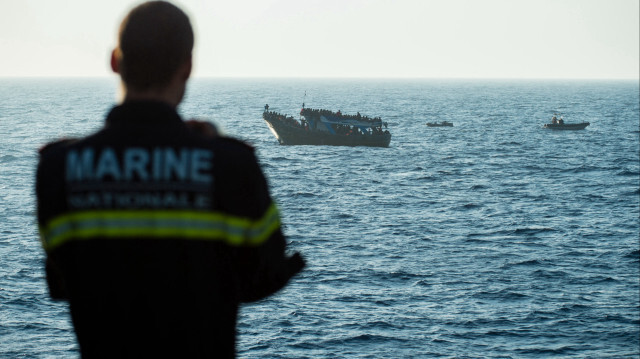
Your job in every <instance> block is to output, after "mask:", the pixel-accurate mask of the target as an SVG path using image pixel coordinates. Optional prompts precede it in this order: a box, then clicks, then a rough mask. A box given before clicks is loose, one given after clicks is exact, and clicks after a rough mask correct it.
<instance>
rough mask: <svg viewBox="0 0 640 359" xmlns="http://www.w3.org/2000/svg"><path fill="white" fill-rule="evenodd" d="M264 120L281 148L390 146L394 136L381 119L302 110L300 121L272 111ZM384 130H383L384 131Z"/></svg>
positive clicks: (265, 112) (264, 114)
mask: <svg viewBox="0 0 640 359" xmlns="http://www.w3.org/2000/svg"><path fill="white" fill-rule="evenodd" d="M262 118H263V119H264V120H265V122H266V123H267V126H269V129H270V130H271V132H272V133H273V134H274V136H275V137H276V139H277V140H278V142H279V143H280V144H281V145H328V146H370V147H389V143H390V142H391V133H389V131H388V130H387V129H386V128H387V124H386V123H385V122H382V119H380V118H379V117H378V118H369V117H366V116H361V115H360V114H359V113H358V114H357V115H343V114H342V113H341V112H340V111H338V112H333V111H330V110H317V109H310V108H304V107H303V108H302V110H301V111H300V118H299V120H296V119H295V118H293V117H292V116H288V115H283V114H280V113H277V112H273V111H269V110H268V106H265V111H264V112H263V113H262ZM383 128H384V129H383Z"/></svg>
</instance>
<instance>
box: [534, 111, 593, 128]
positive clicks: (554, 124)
mask: <svg viewBox="0 0 640 359" xmlns="http://www.w3.org/2000/svg"><path fill="white" fill-rule="evenodd" d="M587 126H589V122H582V123H564V120H563V119H562V116H561V117H560V118H559V119H558V115H557V114H553V117H552V118H551V123H545V124H544V125H543V126H542V127H543V128H549V129H552V130H584V129H585V127H587Z"/></svg>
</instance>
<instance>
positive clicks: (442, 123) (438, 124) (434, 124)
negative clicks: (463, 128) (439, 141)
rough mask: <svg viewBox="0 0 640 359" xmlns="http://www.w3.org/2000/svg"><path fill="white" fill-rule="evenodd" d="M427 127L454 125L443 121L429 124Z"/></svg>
mask: <svg viewBox="0 0 640 359" xmlns="http://www.w3.org/2000/svg"><path fill="white" fill-rule="evenodd" d="M427 126H429V127H453V123H451V122H448V121H442V122H439V123H438V122H427Z"/></svg>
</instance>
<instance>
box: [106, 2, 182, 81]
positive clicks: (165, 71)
mask: <svg viewBox="0 0 640 359" xmlns="http://www.w3.org/2000/svg"><path fill="white" fill-rule="evenodd" d="M192 50H193V29H192V28H191V23H190V22H189V17H188V16H187V15H186V14H185V13H184V12H183V11H182V10H180V9H179V8H178V7H176V6H175V5H173V4H170V3H168V2H165V1H150V2H146V3H143V4H141V5H138V6H137V7H135V8H134V9H133V10H131V11H130V12H129V14H128V15H127V16H126V17H125V18H124V20H122V23H121V24H120V31H119V34H118V48H117V49H116V56H117V59H118V60H117V61H118V68H119V73H120V76H121V77H122V81H123V82H124V83H125V85H126V86H128V87H130V88H133V89H136V90H148V89H150V88H156V87H163V86H165V85H167V84H168V83H169V82H170V80H171V78H172V76H173V75H174V74H175V73H176V71H177V70H178V68H179V67H180V65H182V64H183V63H184V62H185V61H187V60H188V59H189V58H190V57H191V51H192Z"/></svg>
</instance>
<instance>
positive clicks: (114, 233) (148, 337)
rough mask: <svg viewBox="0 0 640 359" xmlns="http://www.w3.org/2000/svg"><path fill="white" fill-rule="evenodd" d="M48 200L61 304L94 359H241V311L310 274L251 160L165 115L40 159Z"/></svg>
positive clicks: (48, 238) (121, 125)
mask: <svg viewBox="0 0 640 359" xmlns="http://www.w3.org/2000/svg"><path fill="white" fill-rule="evenodd" d="M36 194H37V201H38V223H39V226H40V233H41V238H42V244H43V247H44V249H45V251H46V254H47V263H46V271H47V280H48V283H49V289H50V293H51V296H52V297H53V298H54V299H61V300H66V301H68V302H69V304H70V310H71V316H72V320H73V325H74V328H75V331H76V335H77V337H78V342H79V345H80V350H81V353H82V356H83V357H87V358H88V357H109V358H115V357H118V358H120V357H153V358H156V357H185V358H195V357H210V358H212V357H216V358H217V357H233V356H234V355H235V354H234V353H235V348H234V343H235V327H236V319H237V312H238V305H239V303H241V302H249V301H255V300H258V299H261V298H264V297H266V296H268V295H270V294H272V293H274V292H276V291H278V290H279V289H281V288H282V287H283V286H285V285H286V283H287V282H288V280H289V279H290V278H291V277H292V276H293V275H294V274H295V273H297V272H298V271H300V270H301V269H302V267H303V266H304V262H303V260H302V259H301V257H300V256H299V255H298V254H295V255H294V256H293V257H287V256H286V255H285V246H286V242H285V238H284V236H283V234H282V231H281V229H280V219H279V214H278V210H277V208H276V206H275V204H274V203H273V201H272V200H271V198H270V196H269V192H268V187H267V183H266V181H265V178H264V175H263V173H262V171H261V169H260V167H259V164H258V162H257V160H256V157H255V155H254V153H253V149H252V148H251V147H249V146H248V145H246V144H244V143H242V142H240V141H237V140H234V139H230V138H225V137H216V138H210V137H204V136H202V135H200V134H198V133H195V132H194V131H192V130H190V129H189V128H188V127H187V126H186V125H185V123H184V122H183V121H182V120H181V118H180V117H179V116H178V114H177V113H176V112H175V110H174V109H173V108H171V107H170V106H168V105H165V104H163V103H154V102H138V103H125V104H123V105H121V106H117V107H115V108H113V110H112V111H111V112H110V113H109V115H108V117H107V120H106V125H105V127H104V128H103V129H102V130H100V131H98V132H97V133H95V134H93V135H91V136H88V137H86V138H83V139H80V140H66V141H58V142H55V143H52V144H49V145H47V146H46V147H45V148H43V149H42V150H41V158H40V163H39V166H38V172H37V181H36Z"/></svg>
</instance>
